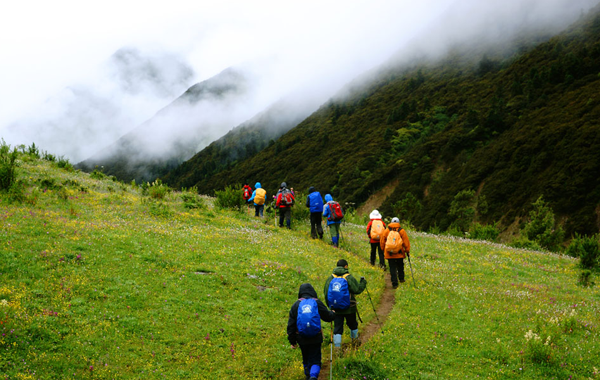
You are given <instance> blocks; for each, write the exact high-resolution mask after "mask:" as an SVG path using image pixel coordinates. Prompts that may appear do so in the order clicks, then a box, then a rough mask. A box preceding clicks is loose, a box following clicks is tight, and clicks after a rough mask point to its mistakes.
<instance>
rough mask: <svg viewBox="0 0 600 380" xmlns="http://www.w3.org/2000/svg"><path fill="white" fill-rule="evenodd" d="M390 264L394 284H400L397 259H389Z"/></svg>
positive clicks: (394, 285) (395, 285)
mask: <svg viewBox="0 0 600 380" xmlns="http://www.w3.org/2000/svg"><path fill="white" fill-rule="evenodd" d="M388 265H389V266H390V276H392V286H393V287H397V286H398V268H396V266H397V263H396V259H388Z"/></svg>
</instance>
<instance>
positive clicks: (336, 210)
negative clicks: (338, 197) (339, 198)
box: [327, 201, 344, 222]
mask: <svg viewBox="0 0 600 380" xmlns="http://www.w3.org/2000/svg"><path fill="white" fill-rule="evenodd" d="M327 204H328V205H329V216H328V217H327V220H331V221H334V222H339V221H340V220H342V219H343V218H344V212H343V211H342V206H340V204H339V203H337V202H336V201H330V202H327Z"/></svg>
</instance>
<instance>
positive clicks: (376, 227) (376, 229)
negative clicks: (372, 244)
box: [371, 219, 384, 240]
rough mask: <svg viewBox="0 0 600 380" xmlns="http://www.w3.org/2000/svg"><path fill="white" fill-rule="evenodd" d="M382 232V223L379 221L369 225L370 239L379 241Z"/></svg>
mask: <svg viewBox="0 0 600 380" xmlns="http://www.w3.org/2000/svg"><path fill="white" fill-rule="evenodd" d="M383 230H384V227H383V222H382V221H381V220H379V219H376V220H374V221H373V223H371V239H373V240H379V239H380V238H381V234H382V233H383Z"/></svg>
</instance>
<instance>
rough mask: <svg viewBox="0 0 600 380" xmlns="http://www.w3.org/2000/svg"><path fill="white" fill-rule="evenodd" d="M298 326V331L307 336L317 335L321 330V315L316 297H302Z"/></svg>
mask: <svg viewBox="0 0 600 380" xmlns="http://www.w3.org/2000/svg"><path fill="white" fill-rule="evenodd" d="M296 327H297V328H298V333H300V335H302V336H305V337H313V336H316V335H317V334H319V332H320V331H321V316H320V315H319V307H318V306H317V301H316V300H315V299H314V298H300V304H299V305H298V317H297V318H296Z"/></svg>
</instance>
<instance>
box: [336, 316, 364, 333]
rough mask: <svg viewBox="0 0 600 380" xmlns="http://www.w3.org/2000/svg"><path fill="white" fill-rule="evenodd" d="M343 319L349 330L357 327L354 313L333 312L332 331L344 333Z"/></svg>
mask: <svg viewBox="0 0 600 380" xmlns="http://www.w3.org/2000/svg"><path fill="white" fill-rule="evenodd" d="M344 319H345V320H346V324H347V325H348V328H349V329H350V330H356V329H357V328H358V321H357V320H356V313H350V314H338V313H335V317H334V318H333V333H334V334H340V335H341V334H343V333H344Z"/></svg>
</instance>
